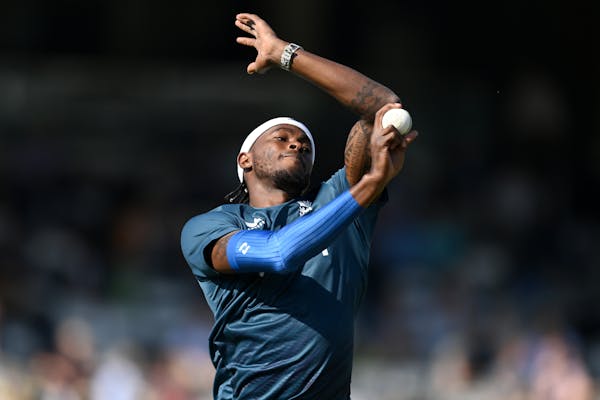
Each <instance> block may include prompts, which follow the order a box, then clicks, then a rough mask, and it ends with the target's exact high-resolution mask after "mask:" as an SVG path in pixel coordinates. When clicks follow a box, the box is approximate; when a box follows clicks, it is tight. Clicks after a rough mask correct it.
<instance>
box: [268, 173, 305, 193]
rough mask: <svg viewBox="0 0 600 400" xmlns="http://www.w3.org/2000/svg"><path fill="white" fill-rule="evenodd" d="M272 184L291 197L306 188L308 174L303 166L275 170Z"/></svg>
mask: <svg viewBox="0 0 600 400" xmlns="http://www.w3.org/2000/svg"><path fill="white" fill-rule="evenodd" d="M273 184H274V185H275V187H276V188H278V189H280V190H283V191H284V192H286V193H288V194H289V195H291V196H292V197H297V196H300V195H301V194H302V193H303V192H304V191H305V190H306V189H307V188H308V185H309V184H310V174H307V173H306V171H305V170H304V168H297V169H294V170H289V169H282V170H277V171H275V172H274V173H273Z"/></svg>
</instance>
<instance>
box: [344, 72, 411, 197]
mask: <svg viewBox="0 0 600 400" xmlns="http://www.w3.org/2000/svg"><path fill="white" fill-rule="evenodd" d="M397 102H400V99H399V98H398V96H396V95H395V94H394V93H393V92H392V91H391V90H389V89H388V88H386V87H385V86H383V85H381V84H379V83H377V82H375V81H373V80H371V79H366V80H365V81H364V82H363V85H362V86H361V87H360V88H359V90H358V91H357V92H356V93H355V94H354V96H353V97H352V99H351V100H350V102H349V103H350V108H351V109H352V110H353V111H354V112H356V113H357V114H359V115H360V119H359V120H358V121H357V122H356V123H355V124H354V126H353V127H352V129H351V130H350V133H349V135H348V140H347V141H346V149H345V150H344V164H345V166H346V177H347V179H348V182H350V185H351V186H352V185H354V184H355V183H357V182H358V181H359V180H360V178H361V177H362V176H363V175H364V174H365V173H366V172H367V171H368V170H369V168H370V167H371V154H370V146H369V143H370V141H371V133H372V132H373V122H374V119H375V113H376V112H377V110H379V109H380V108H381V107H383V105H384V104H387V103H397Z"/></svg>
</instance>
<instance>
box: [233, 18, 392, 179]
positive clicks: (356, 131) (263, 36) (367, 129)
mask: <svg viewBox="0 0 600 400" xmlns="http://www.w3.org/2000/svg"><path fill="white" fill-rule="evenodd" d="M235 24H236V26H237V27H238V28H240V29H241V30H242V31H244V32H246V33H248V34H250V35H252V37H238V38H237V42H238V43H240V44H243V45H245V46H251V47H254V48H256V50H257V56H256V59H255V60H254V61H253V62H251V63H250V64H248V68H247V71H248V73H249V74H253V73H255V72H258V73H264V72H266V71H268V70H269V69H270V68H271V67H273V66H279V62H280V58H281V54H282V52H283V49H284V48H285V46H286V45H287V44H288V42H286V41H284V40H282V39H280V38H278V37H277V35H276V34H275V32H274V31H273V30H272V29H271V27H270V26H269V25H268V24H267V23H266V22H265V21H264V20H262V19H261V18H260V17H258V16H257V15H254V14H238V15H237V17H236V21H235ZM291 71H292V72H293V73H295V74H296V75H298V76H300V77H301V78H303V79H305V80H307V81H309V82H311V83H312V84H314V85H316V86H317V87H319V88H321V89H322V90H323V91H325V92H326V93H328V94H329V95H331V96H332V97H333V98H335V99H336V100H337V101H338V102H340V103H341V104H342V105H344V106H345V107H347V108H348V109H350V110H351V111H353V112H354V113H356V114H358V116H359V118H360V119H359V121H358V122H357V123H356V124H355V125H354V126H353V127H352V129H351V131H350V134H349V136H348V141H347V143H346V150H345V157H344V163H345V165H346V177H347V178H348V181H349V182H350V184H351V185H353V184H355V183H357V182H358V181H359V179H360V177H361V176H362V174H363V173H364V172H365V171H367V170H368V168H369V163H370V158H369V156H370V155H369V149H368V144H369V138H370V135H371V132H372V130H373V120H374V117H375V113H376V112H377V110H379V109H380V108H381V107H382V106H383V105H384V104H387V103H398V102H399V101H400V99H399V98H398V96H397V95H396V94H395V93H394V92H393V91H391V90H390V89H388V88H387V87H385V86H383V85H381V84H380V83H377V82H375V81H373V80H372V79H370V78H368V77H366V76H364V75H363V74H361V73H360V72H358V71H356V70H354V69H352V68H349V67H347V66H345V65H342V64H339V63H336V62H334V61H331V60H328V59H326V58H323V57H320V56H318V55H316V54H313V53H310V52H309V51H306V50H298V51H297V52H296V55H295V58H294V59H293V63H292V68H291Z"/></svg>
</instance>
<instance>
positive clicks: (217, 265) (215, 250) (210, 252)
mask: <svg viewBox="0 0 600 400" xmlns="http://www.w3.org/2000/svg"><path fill="white" fill-rule="evenodd" d="M238 232H239V231H233V232H230V233H228V234H226V235H225V236H221V237H220V238H218V239H216V240H214V241H212V242H211V243H210V244H209V245H208V246H206V248H205V249H204V257H205V258H206V261H207V262H208V263H209V265H210V266H211V267H212V268H213V269H214V270H215V271H218V272H222V273H226V274H227V273H229V274H231V273H233V272H234V270H233V269H232V268H231V265H229V261H228V260H227V244H228V243H229V239H230V238H231V237H232V236H233V235H235V234H236V233H238Z"/></svg>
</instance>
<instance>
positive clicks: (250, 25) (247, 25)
mask: <svg viewBox="0 0 600 400" xmlns="http://www.w3.org/2000/svg"><path fill="white" fill-rule="evenodd" d="M235 26H237V27H238V28H240V29H241V30H243V31H244V32H246V33H248V34H250V35H254V36H256V31H255V29H254V22H253V21H245V22H244V21H240V20H239V19H236V20H235Z"/></svg>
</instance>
